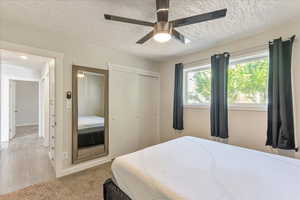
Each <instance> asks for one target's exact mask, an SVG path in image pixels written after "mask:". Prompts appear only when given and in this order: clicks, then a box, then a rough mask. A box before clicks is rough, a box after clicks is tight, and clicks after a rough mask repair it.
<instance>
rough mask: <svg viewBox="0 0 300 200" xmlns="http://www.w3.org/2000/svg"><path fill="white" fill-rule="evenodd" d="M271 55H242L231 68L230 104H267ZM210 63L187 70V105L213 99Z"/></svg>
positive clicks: (229, 79)
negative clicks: (244, 56) (253, 56)
mask: <svg viewBox="0 0 300 200" xmlns="http://www.w3.org/2000/svg"><path fill="white" fill-rule="evenodd" d="M268 68H269V58H268V57H267V56H263V57H256V58H251V59H242V60H240V61H238V62H232V63H230V66H229V69H228V104H230V105H266V104H267V100H268V99H267V98H268V93H267V88H268ZM210 97H211V70H210V66H204V67H199V68H197V69H192V70H186V71H185V99H184V100H185V105H203V104H204V105H205V104H209V103H210Z"/></svg>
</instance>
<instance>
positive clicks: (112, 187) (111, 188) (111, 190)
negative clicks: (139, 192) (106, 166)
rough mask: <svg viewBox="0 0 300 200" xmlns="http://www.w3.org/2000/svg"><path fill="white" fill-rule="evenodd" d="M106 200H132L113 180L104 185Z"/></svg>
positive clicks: (108, 180)
mask: <svg viewBox="0 0 300 200" xmlns="http://www.w3.org/2000/svg"><path fill="white" fill-rule="evenodd" d="M103 199H104V200H131V199H130V198H129V197H128V195H127V194H125V193H124V192H123V191H122V190H121V189H120V188H119V187H118V186H117V185H116V184H115V183H114V182H113V181H112V180H111V179H107V180H106V181H105V183H104V184H103Z"/></svg>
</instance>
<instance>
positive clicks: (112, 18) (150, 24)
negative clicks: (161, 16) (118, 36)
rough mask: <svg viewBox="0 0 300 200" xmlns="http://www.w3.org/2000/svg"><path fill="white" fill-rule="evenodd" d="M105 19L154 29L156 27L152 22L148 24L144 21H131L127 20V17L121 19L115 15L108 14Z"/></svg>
mask: <svg viewBox="0 0 300 200" xmlns="http://www.w3.org/2000/svg"><path fill="white" fill-rule="evenodd" d="M104 18H105V19H106V20H112V21H118V22H125V23H130V24H137V25H143V26H151V27H153V26H154V25H155V24H154V23H152V22H146V21H142V20H137V19H130V18H126V17H119V16H114V15H108V14H104Z"/></svg>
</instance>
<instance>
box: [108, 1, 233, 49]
mask: <svg viewBox="0 0 300 200" xmlns="http://www.w3.org/2000/svg"><path fill="white" fill-rule="evenodd" d="M169 5H170V1H169V0H156V16H157V22H156V23H152V22H147V21H142V20H136V19H130V18H125V17H119V16H114V15H108V14H104V18H105V19H107V20H113V21H119V22H125V23H130V24H137V25H142V26H150V27H153V30H152V31H151V32H149V33H148V34H147V35H145V36H144V37H142V38H141V39H140V40H138V41H137V42H136V43H137V44H143V43H145V42H146V41H147V40H149V39H150V38H152V37H153V38H154V40H156V41H157V42H161V43H163V42H167V41H169V40H170V39H171V37H172V36H173V38H175V39H176V40H178V41H180V42H182V43H183V44H186V43H187V42H188V41H189V40H188V39H186V38H185V37H184V36H183V35H182V34H181V33H179V32H178V31H176V30H175V28H177V27H181V26H186V25H191V24H196V23H200V22H205V21H209V20H214V19H218V18H221V17H225V16H226V12H227V9H226V8H225V9H222V10H217V11H213V12H209V13H205V14H200V15H195V16H191V17H186V18H181V19H176V20H173V21H169Z"/></svg>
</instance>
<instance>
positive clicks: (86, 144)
mask: <svg viewBox="0 0 300 200" xmlns="http://www.w3.org/2000/svg"><path fill="white" fill-rule="evenodd" d="M72 76H73V77H72V79H73V105H72V106H73V155H72V158H73V159H72V160H73V163H79V162H82V161H87V160H91V159H95V158H98V157H102V156H105V155H107V154H108V71H107V70H103V69H95V68H88V67H81V66H75V65H73V74H72Z"/></svg>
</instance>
